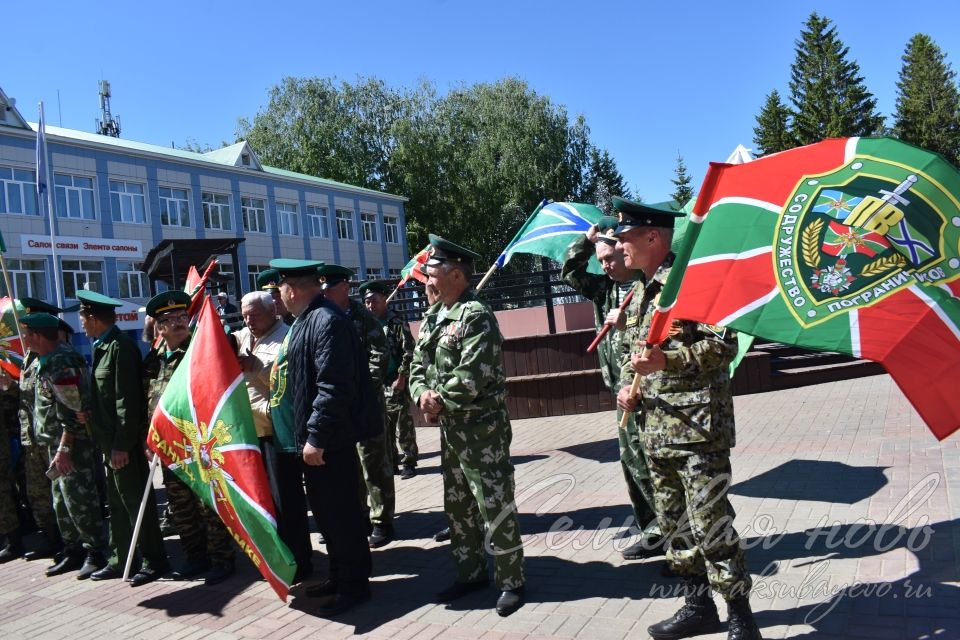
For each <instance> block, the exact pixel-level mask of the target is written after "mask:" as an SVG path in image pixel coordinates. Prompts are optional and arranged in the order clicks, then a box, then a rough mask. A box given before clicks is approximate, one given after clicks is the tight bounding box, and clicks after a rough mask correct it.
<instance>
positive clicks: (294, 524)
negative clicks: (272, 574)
mask: <svg viewBox="0 0 960 640" xmlns="http://www.w3.org/2000/svg"><path fill="white" fill-rule="evenodd" d="M260 451H261V452H262V453H263V462H264V465H265V466H266V468H267V478H268V479H269V481H270V494H271V495H272V496H273V505H274V507H275V508H276V511H277V535H279V536H280V539H281V540H283V543H284V544H285V545H287V548H289V549H290V552H291V553H292V554H293V558H294V560H296V561H297V566H298V567H299V568H300V569H301V571H303V570H305V569H306V568H308V567H310V562H311V560H310V556H311V554H312V553H313V548H312V547H311V546H310V523H309V520H308V517H307V497H306V495H305V494H304V492H303V471H302V470H301V468H300V456H298V455H297V454H296V453H284V452H282V451H277V449H276V447H274V445H273V442H272V441H271V439H270V438H261V439H260Z"/></svg>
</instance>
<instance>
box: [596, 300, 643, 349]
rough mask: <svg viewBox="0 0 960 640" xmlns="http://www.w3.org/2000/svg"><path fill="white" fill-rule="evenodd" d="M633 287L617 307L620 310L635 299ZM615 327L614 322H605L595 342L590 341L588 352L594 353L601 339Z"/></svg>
mask: <svg viewBox="0 0 960 640" xmlns="http://www.w3.org/2000/svg"><path fill="white" fill-rule="evenodd" d="M633 291H634V290H633V289H630V291H628V292H627V295H625V296H624V297H623V302H621V303H620V305H619V306H618V307H617V309H619V310H620V311H623V310H624V309H626V308H627V305H628V304H630V301H631V300H633ZM612 328H613V325H612V324H605V325H603V328H602V329H600V333H598V334H597V337H596V338H594V339H593V342H591V343H590V346H588V347H587V353H593V350H594V349H596V348H597V345H598V344H600V341H601V340H603V338H604V336H606V335H607V334H608V333H610V329H612Z"/></svg>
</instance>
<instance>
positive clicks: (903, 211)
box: [648, 138, 960, 439]
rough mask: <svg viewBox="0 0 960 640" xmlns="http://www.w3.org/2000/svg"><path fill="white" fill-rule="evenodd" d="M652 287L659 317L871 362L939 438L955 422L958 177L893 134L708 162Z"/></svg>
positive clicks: (959, 364)
mask: <svg viewBox="0 0 960 640" xmlns="http://www.w3.org/2000/svg"><path fill="white" fill-rule="evenodd" d="M690 223H691V224H690V231H689V233H688V235H687V238H686V242H685V243H684V245H683V246H682V247H681V249H680V250H679V252H678V254H677V258H676V260H675V262H674V267H673V269H672V271H671V273H670V277H669V278H668V281H667V282H666V283H665V285H664V289H663V291H662V292H661V295H660V301H659V305H658V307H659V313H658V317H657V318H656V319H655V321H654V323H653V325H652V326H651V330H650V336H649V338H648V341H649V342H650V343H652V344H658V343H659V342H661V341H662V339H663V337H664V336H665V334H666V332H667V330H668V329H669V318H670V317H671V316H672V317H677V318H685V319H689V320H696V321H700V322H706V323H710V324H716V325H723V326H728V327H731V328H734V329H737V330H739V331H743V332H746V333H749V334H751V335H755V336H760V337H763V338H766V339H769V340H776V341H778V342H782V343H786V344H793V345H798V346H802V347H805V348H809V349H817V350H825V351H837V352H841V353H846V354H849V355H851V356H854V357H857V358H867V359H870V360H874V361H876V362H879V363H881V364H882V365H883V366H884V368H885V369H886V370H887V371H888V372H889V373H890V375H891V376H892V377H893V379H894V380H896V382H897V384H898V385H899V386H900V388H901V389H902V390H903V392H904V394H905V395H906V396H907V398H908V399H909V400H910V402H911V403H912V404H913V406H914V407H915V408H916V409H917V412H918V413H919V414H920V415H921V417H922V418H923V419H924V421H925V422H926V423H927V425H928V426H929V428H930V430H931V431H933V433H934V435H936V437H937V438H939V439H943V438H945V437H947V436H948V435H950V434H951V433H953V432H954V431H956V430H957V429H958V428H960V393H958V383H960V298H958V296H960V255H958V253H960V172H958V171H957V170H956V168H954V167H953V166H952V165H951V164H949V163H948V162H947V161H945V160H944V159H943V158H941V157H940V156H938V155H936V154H933V153H930V152H928V151H924V150H923V149H919V148H917V147H914V146H912V145H909V144H906V143H903V142H900V141H897V140H893V139H889V138H841V139H831V140H825V141H823V142H820V143H817V144H813V145H809V146H806V147H801V148H798V149H792V150H789V151H784V152H781V153H778V154H774V155H771V156H767V157H764V158H760V159H759V160H755V161H754V162H750V163H747V164H741V165H727V164H720V163H714V164H712V165H711V166H710V169H709V171H708V173H707V176H706V178H705V179H704V185H703V188H702V189H701V191H700V196H699V198H698V199H697V204H696V206H695V207H694V210H693V215H692V216H691V219H690Z"/></svg>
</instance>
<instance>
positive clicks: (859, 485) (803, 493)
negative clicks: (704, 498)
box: [730, 460, 888, 504]
mask: <svg viewBox="0 0 960 640" xmlns="http://www.w3.org/2000/svg"><path fill="white" fill-rule="evenodd" d="M884 469H886V467H854V466H851V465H849V464H844V463H842V462H834V461H830V460H790V461H789V462H785V463H784V464H781V465H780V466H778V467H774V468H773V469H770V470H769V471H765V472H764V473H761V474H760V475H758V476H754V477H752V478H750V479H749V480H747V481H745V482H740V483H738V484H735V485H734V486H733V487H731V489H730V493H735V494H737V495H739V496H748V497H751V498H781V499H784V500H817V501H825V502H837V503H841V504H854V503H856V502H860V501H861V500H865V499H867V498H869V497H870V496H872V495H874V494H875V493H877V492H878V491H880V489H882V488H883V487H885V486H886V485H887V482H888V481H887V478H886V476H884V475H883V471H884Z"/></svg>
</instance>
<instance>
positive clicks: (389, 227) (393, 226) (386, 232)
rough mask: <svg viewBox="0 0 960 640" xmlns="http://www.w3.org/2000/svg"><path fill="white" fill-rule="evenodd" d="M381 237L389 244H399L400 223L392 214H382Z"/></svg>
mask: <svg viewBox="0 0 960 640" xmlns="http://www.w3.org/2000/svg"><path fill="white" fill-rule="evenodd" d="M383 239H384V240H385V241H387V242H388V243H389V244H400V225H399V224H398V223H397V219H396V218H394V217H393V216H383Z"/></svg>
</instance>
